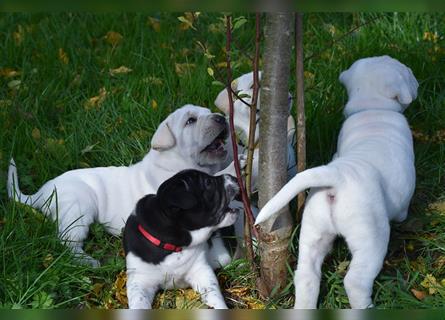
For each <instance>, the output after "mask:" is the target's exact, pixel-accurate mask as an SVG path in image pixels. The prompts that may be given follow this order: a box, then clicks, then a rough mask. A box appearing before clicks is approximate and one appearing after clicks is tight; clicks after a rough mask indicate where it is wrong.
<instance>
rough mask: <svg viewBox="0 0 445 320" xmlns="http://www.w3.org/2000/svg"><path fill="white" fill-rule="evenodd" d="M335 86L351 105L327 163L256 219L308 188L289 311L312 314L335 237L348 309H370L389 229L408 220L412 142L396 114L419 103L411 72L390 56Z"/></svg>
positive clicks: (365, 63)
mask: <svg viewBox="0 0 445 320" xmlns="http://www.w3.org/2000/svg"><path fill="white" fill-rule="evenodd" d="M340 82H341V83H342V84H343V85H344V86H345V87H346V89H347V91H348V96H349V101H348V103H347V104H346V106H345V109H344V115H345V117H346V120H345V122H344V123H343V127H342V129H341V131H340V135H339V137H338V146H337V153H336V154H335V155H334V157H333V160H332V161H331V162H330V163H329V164H327V165H325V166H320V167H316V168H312V169H308V170H305V171H303V172H301V173H299V174H297V175H296V176H295V177H294V178H293V179H292V180H291V181H289V182H288V183H287V184H286V185H285V186H284V187H283V188H282V189H281V190H280V191H279V192H278V193H277V195H276V196H275V197H273V198H272V199H271V200H270V201H269V202H268V203H267V204H266V205H265V206H264V208H263V209H262V210H261V211H260V213H259V215H258V217H257V219H256V224H258V223H261V222H263V221H265V220H266V219H268V218H270V217H271V216H272V215H273V214H274V213H275V212H277V211H278V210H279V209H281V208H282V207H284V206H285V205H286V204H287V203H288V202H289V201H290V200H291V199H292V198H293V197H295V196H296V195H297V194H298V193H299V192H301V191H303V190H304V189H307V188H311V190H310V194H309V197H308V199H307V201H306V207H305V210H304V213H303V220H302V224H301V232H300V241H299V256H298V266H297V270H296V272H295V278H294V282H295V308H316V306H317V298H318V294H319V285H320V275H321V270H320V269H321V264H322V262H323V259H324V257H325V256H326V254H327V253H328V252H329V251H330V249H331V246H332V243H333V241H334V239H335V238H336V237H337V236H339V235H340V236H342V237H344V238H345V240H346V243H347V245H348V247H349V250H350V251H351V253H352V260H351V263H350V265H349V270H348V272H347V274H346V277H345V279H344V285H345V289H346V293H347V295H348V298H349V302H350V304H351V307H352V308H368V307H371V306H372V300H371V295H372V287H373V283H374V280H375V278H376V276H377V275H378V273H379V272H380V270H381V268H382V264H383V260H384V258H385V255H386V251H387V247H388V241H389V234H390V221H392V220H394V221H403V220H404V219H405V218H406V216H407V213H408V206H409V203H410V200H411V197H412V195H413V192H414V188H415V177H416V176H415V168H414V152H413V141H412V135H411V131H410V128H409V125H408V122H407V121H406V119H405V117H404V116H403V114H402V113H403V111H404V110H405V109H406V108H407V107H408V105H409V104H410V103H411V102H412V101H413V100H414V99H415V98H416V97H417V88H418V83H417V81H416V79H415V77H414V75H413V73H412V72H411V69H409V68H408V67H406V66H405V65H403V64H401V63H400V62H399V61H397V60H395V59H393V58H391V57H388V56H382V57H372V58H365V59H360V60H358V61H356V62H355V63H354V64H353V65H352V66H351V67H350V68H349V69H348V70H346V71H344V72H343V73H342V74H341V75H340Z"/></svg>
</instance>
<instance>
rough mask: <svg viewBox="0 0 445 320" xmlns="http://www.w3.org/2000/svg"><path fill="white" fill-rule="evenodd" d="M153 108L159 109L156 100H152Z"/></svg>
mask: <svg viewBox="0 0 445 320" xmlns="http://www.w3.org/2000/svg"><path fill="white" fill-rule="evenodd" d="M151 108H152V109H154V110H156V109H157V108H158V103H157V102H156V100H155V99H153V100H151Z"/></svg>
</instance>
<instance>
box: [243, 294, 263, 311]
mask: <svg viewBox="0 0 445 320" xmlns="http://www.w3.org/2000/svg"><path fill="white" fill-rule="evenodd" d="M243 300H244V302H245V303H246V304H247V307H248V308H249V309H255V310H259V309H266V305H265V304H264V303H263V302H261V301H260V300H258V299H255V298H254V297H249V296H247V297H244V298H243Z"/></svg>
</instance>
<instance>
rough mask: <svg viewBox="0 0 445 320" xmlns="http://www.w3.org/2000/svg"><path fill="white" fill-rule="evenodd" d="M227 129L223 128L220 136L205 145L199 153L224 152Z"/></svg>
mask: <svg viewBox="0 0 445 320" xmlns="http://www.w3.org/2000/svg"><path fill="white" fill-rule="evenodd" d="M228 133H229V132H228V130H227V128H224V129H223V130H222V131H221V132H220V134H219V135H218V136H217V137H216V138H215V139H214V140H213V141H212V142H211V143H210V144H209V145H207V146H206V147H205V148H204V149H203V150H202V151H201V152H214V153H218V152H223V151H225V148H224V146H225V140H226V139H227V136H228Z"/></svg>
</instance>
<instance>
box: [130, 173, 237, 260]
mask: <svg viewBox="0 0 445 320" xmlns="http://www.w3.org/2000/svg"><path fill="white" fill-rule="evenodd" d="M233 196H234V194H233V193H230V192H229V193H228V194H227V192H226V190H225V187H224V177H223V176H217V177H214V176H210V175H208V174H206V173H203V172H200V171H197V170H184V171H181V172H179V173H178V174H176V175H174V176H173V177H172V178H170V179H168V180H166V181H165V182H164V183H162V184H161V186H160V187H159V189H158V192H157V194H156V195H153V194H151V195H146V196H145V197H143V198H142V199H140V200H139V201H138V203H137V205H136V209H135V212H134V213H133V214H131V215H130V217H129V218H128V220H127V223H126V224H125V229H124V238H123V242H124V250H125V254H128V253H129V252H133V253H134V254H135V255H137V256H139V257H140V258H141V259H143V260H144V261H146V262H149V263H154V264H158V263H160V262H162V261H163V260H164V259H165V257H166V256H168V255H169V254H172V253H174V252H172V251H168V250H165V249H163V248H160V247H158V246H156V245H154V244H153V243H151V242H150V241H148V240H147V239H145V237H144V236H143V235H142V234H141V233H140V231H139V230H138V224H141V225H142V227H143V228H144V229H145V230H147V231H148V232H149V233H150V234H152V235H153V236H155V237H156V238H158V239H160V240H161V241H162V242H164V243H166V242H168V243H171V244H174V245H176V246H180V247H186V246H188V245H189V244H190V242H191V240H192V239H191V236H190V231H193V230H197V229H201V228H203V227H208V226H215V225H217V224H218V223H219V222H221V220H222V219H223V218H224V217H225V214H226V212H227V207H228V204H229V202H230V201H231V200H232V199H233Z"/></svg>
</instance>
